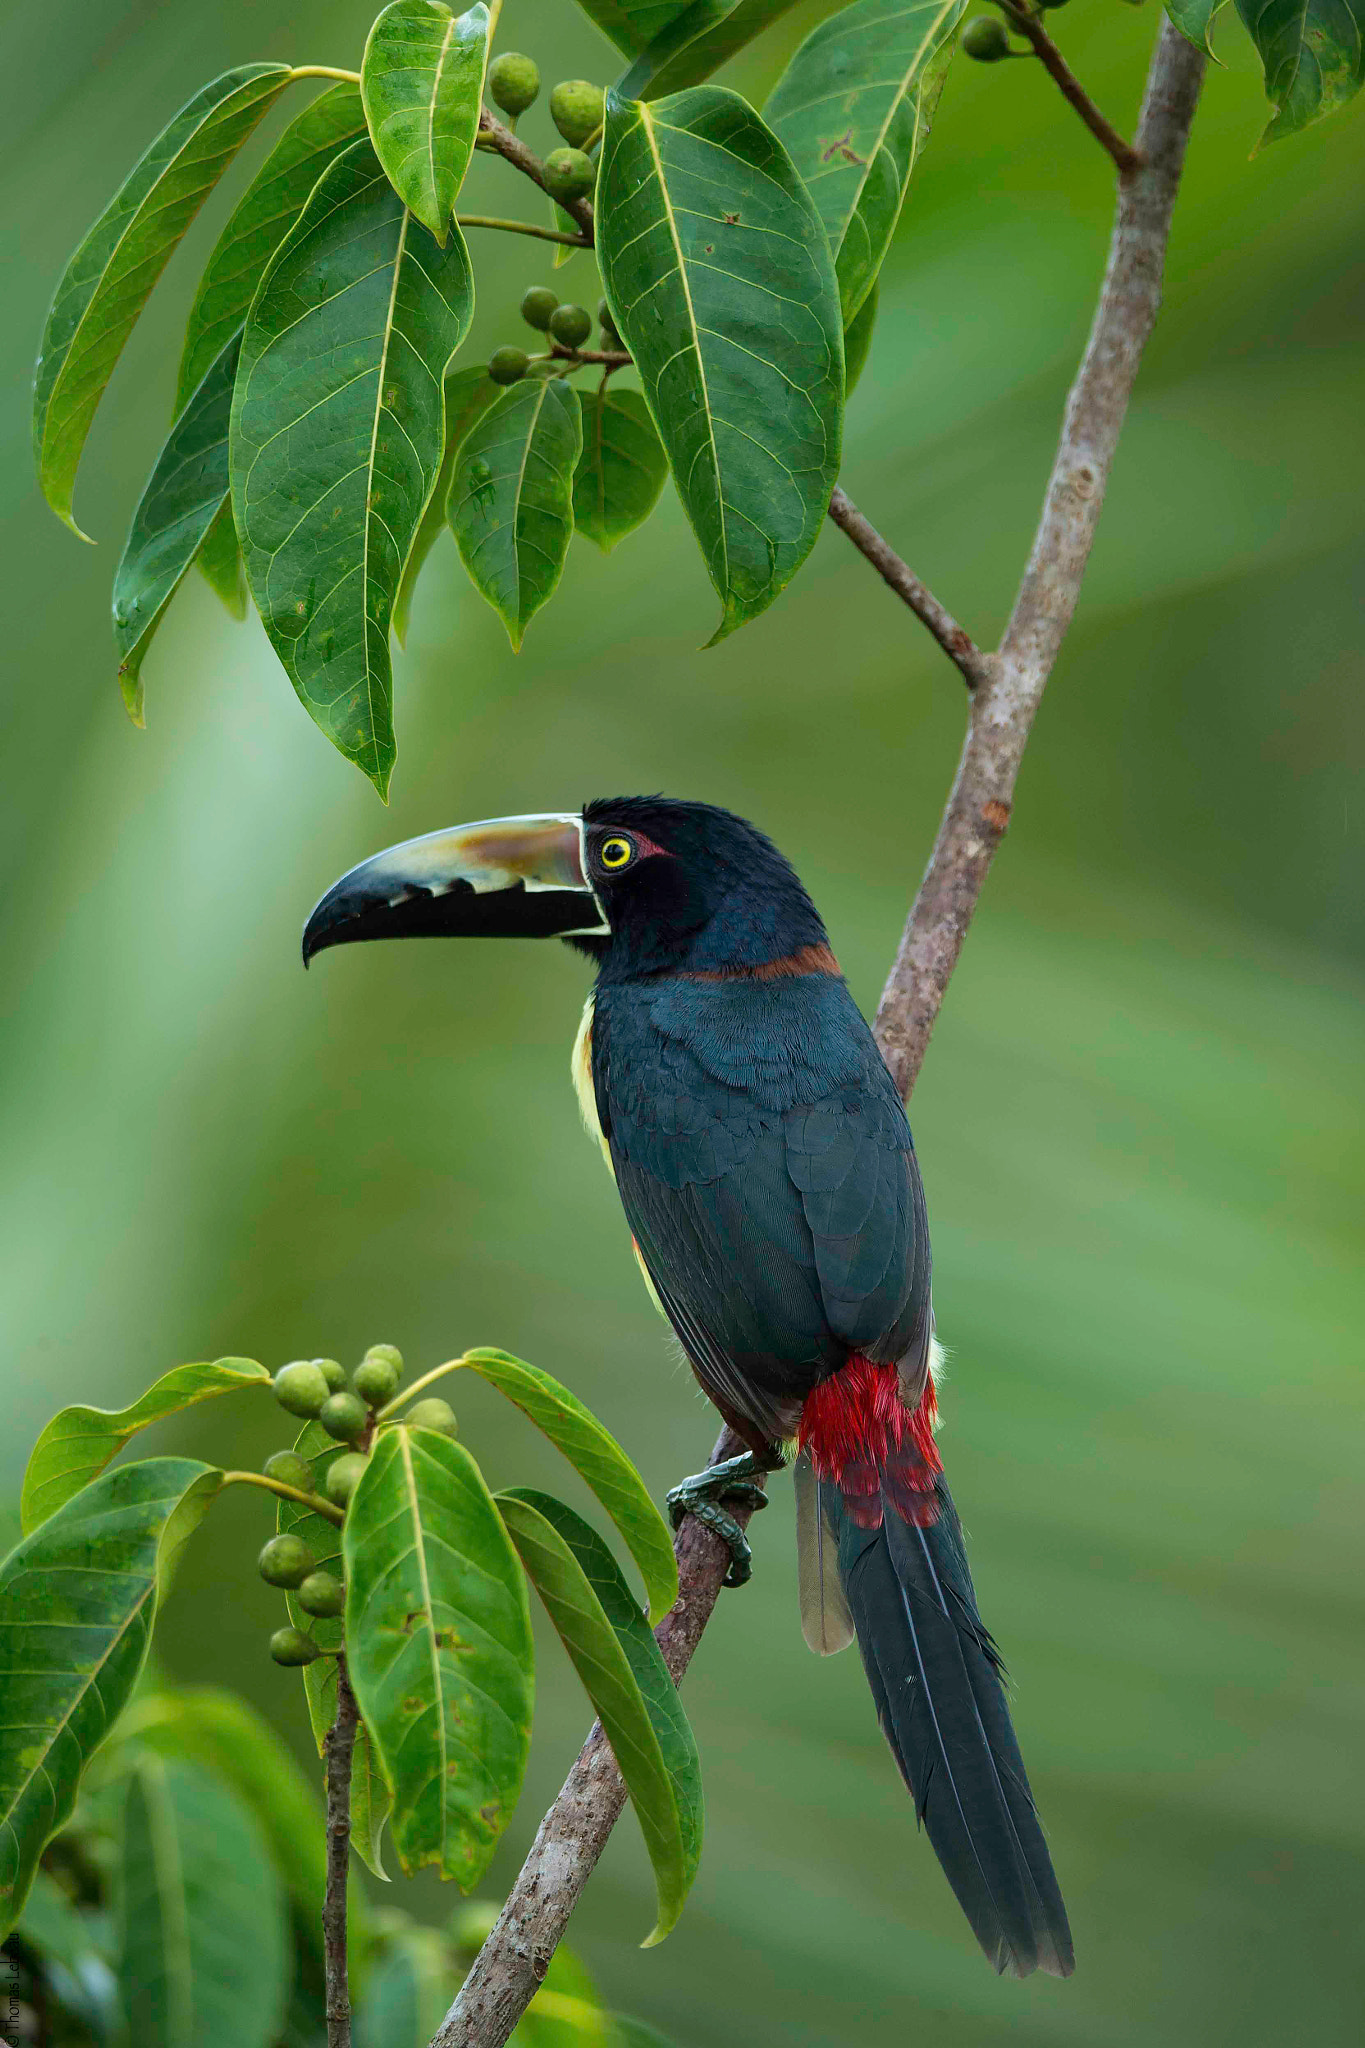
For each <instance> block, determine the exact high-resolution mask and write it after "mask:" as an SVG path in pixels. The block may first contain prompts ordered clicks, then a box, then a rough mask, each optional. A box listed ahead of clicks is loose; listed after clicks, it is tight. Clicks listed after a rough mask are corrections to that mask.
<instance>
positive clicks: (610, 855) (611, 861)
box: [597, 837, 635, 871]
mask: <svg viewBox="0 0 1365 2048" xmlns="http://www.w3.org/2000/svg"><path fill="white" fill-rule="evenodd" d="M634 857H635V848H634V847H633V846H632V845H631V843H630V841H629V840H628V839H620V838H616V837H613V838H611V839H604V840H603V841H602V844H601V845H600V846H599V847H598V849H597V858H598V859H599V860H600V861H601V863H602V865H603V867H604V868H606V869H608V870H609V871H610V870H612V869H617V868H623V867H625V866H626V865H627V864H628V863H629V862H630V861H631V860H633V859H634Z"/></svg>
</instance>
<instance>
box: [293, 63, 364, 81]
mask: <svg viewBox="0 0 1365 2048" xmlns="http://www.w3.org/2000/svg"><path fill="white" fill-rule="evenodd" d="M289 76H290V77H291V78H340V79H342V80H343V81H344V82H345V83H346V84H347V85H359V83H360V73H359V72H358V71H337V70H336V69H335V68H334V67H333V66H332V65H331V64H296V65H295V66H294V67H293V69H292V70H291V72H290V73H289Z"/></svg>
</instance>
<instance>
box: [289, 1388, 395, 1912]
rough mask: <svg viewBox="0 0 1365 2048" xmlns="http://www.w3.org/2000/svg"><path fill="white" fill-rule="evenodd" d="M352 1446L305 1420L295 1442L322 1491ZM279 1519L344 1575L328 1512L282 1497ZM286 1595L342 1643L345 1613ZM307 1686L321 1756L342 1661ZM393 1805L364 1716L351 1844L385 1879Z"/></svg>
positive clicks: (318, 1666)
mask: <svg viewBox="0 0 1365 2048" xmlns="http://www.w3.org/2000/svg"><path fill="white" fill-rule="evenodd" d="M349 1448H350V1446H349V1445H347V1444H339V1443H338V1442H337V1441H336V1438H335V1437H330V1436H328V1434H327V1432H326V1430H325V1429H324V1428H323V1426H322V1424H321V1423H320V1422H308V1423H305V1424H304V1427H303V1429H302V1430H301V1431H300V1432H299V1435H298V1437H297V1438H296V1439H295V1442H294V1449H295V1450H296V1451H297V1452H298V1454H299V1456H300V1457H301V1458H307V1459H308V1460H309V1461H310V1462H311V1464H312V1467H313V1471H314V1473H315V1475H316V1481H317V1489H318V1492H319V1493H325V1491H326V1478H327V1469H328V1467H329V1466H330V1465H331V1463H332V1461H333V1459H334V1458H340V1457H343V1456H344V1455H345V1454H346V1452H347V1451H348V1450H349ZM275 1524H276V1527H277V1528H278V1529H279V1530H280V1532H281V1533H282V1534H290V1535H294V1536H299V1537H301V1538H302V1539H303V1541H304V1542H305V1543H306V1544H307V1545H308V1548H309V1549H310V1550H311V1551H312V1553H313V1556H314V1558H315V1559H316V1560H317V1566H318V1569H319V1571H327V1572H331V1573H332V1574H333V1576H334V1577H335V1578H338V1579H339V1578H340V1577H341V1575H342V1570H343V1565H342V1558H341V1531H340V1529H339V1528H338V1527H337V1525H336V1523H335V1522H329V1521H328V1519H327V1517H326V1516H325V1515H319V1514H316V1513H315V1512H314V1511H313V1509H312V1508H307V1507H305V1506H304V1505H303V1503H302V1501H296V1500H283V1499H282V1500H281V1501H280V1502H279V1504H278V1507H277V1510H276V1518H275ZM285 1598H286V1602H287V1604H288V1608H289V1619H290V1620H291V1621H292V1622H293V1624H294V1626H295V1628H299V1629H302V1630H304V1631H305V1633H306V1634H308V1635H311V1636H312V1638H313V1640H314V1641H315V1642H316V1643H319V1644H320V1645H321V1646H322V1648H323V1649H324V1650H328V1651H331V1650H339V1649H341V1647H342V1645H343V1643H344V1641H345V1633H346V1632H345V1628H344V1625H343V1623H342V1621H341V1618H340V1616H338V1617H337V1619H336V1620H335V1621H327V1620H320V1619H318V1618H317V1617H316V1616H314V1615H311V1614H305V1613H304V1611H303V1609H302V1608H301V1607H300V1606H299V1604H298V1602H297V1600H296V1599H295V1597H294V1595H293V1594H292V1593H289V1594H286V1596H285ZM303 1690H304V1697H305V1698H306V1700H307V1702H308V1719H309V1722H310V1724H311V1726H312V1730H313V1739H314V1741H315V1742H316V1743H317V1747H318V1755H319V1756H321V1755H322V1753H323V1744H324V1743H325V1741H326V1738H327V1731H328V1729H329V1728H330V1727H331V1726H332V1723H333V1722H334V1721H335V1720H336V1717H337V1667H336V1661H335V1659H334V1658H333V1657H331V1656H327V1657H319V1658H318V1660H317V1662H316V1663H314V1664H306V1665H305V1666H304V1668H303ZM391 1805H392V1798H391V1795H390V1792H389V1788H388V1786H387V1785H386V1784H385V1783H384V1780H383V1777H382V1776H381V1774H380V1771H379V1767H378V1764H377V1763H376V1761H375V1757H374V1751H373V1748H372V1745H371V1743H370V1733H369V1730H368V1728H366V1726H365V1724H364V1722H363V1721H362V1723H361V1725H360V1727H359V1729H358V1730H357V1731H356V1741H355V1753H354V1755H353V1757H352V1760H351V1846H352V1848H353V1849H354V1850H355V1852H356V1855H357V1856H358V1857H359V1858H360V1860H361V1862H362V1863H363V1864H364V1865H365V1868H366V1869H367V1870H371V1871H373V1872H374V1875H375V1876H376V1877H379V1878H383V1879H384V1880H385V1882H387V1881H388V1872H387V1871H386V1870H385V1868H384V1862H383V1857H382V1855H381V1853H380V1842H381V1838H382V1836H383V1833H384V1823H385V1821H386V1820H387V1819H388V1816H389V1808H390V1806H391Z"/></svg>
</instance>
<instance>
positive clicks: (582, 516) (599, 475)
mask: <svg viewBox="0 0 1365 2048" xmlns="http://www.w3.org/2000/svg"><path fill="white" fill-rule="evenodd" d="M582 406H583V453H582V454H581V455H580V456H579V458H578V467H577V469H576V470H575V471H574V478H573V523H574V530H575V532H577V533H581V534H583V535H584V536H585V538H586V539H588V540H590V541H595V542H596V544H597V546H598V547H599V548H601V550H602V552H603V554H604V555H609V554H610V553H611V551H612V549H613V548H614V547H615V546H616V543H617V542H618V541H621V540H624V539H625V537H626V535H627V534H628V533H634V531H635V529H636V527H637V526H640V525H642V524H643V523H644V521H645V520H646V519H648V517H649V515H650V513H651V512H652V511H653V510H654V507H655V506H656V505H657V504H658V502H659V493H660V491H661V490H662V489H663V487H664V478H665V477H666V476H667V475H668V457H667V456H666V455H665V454H664V450H663V443H662V441H660V439H659V436H658V434H657V433H656V432H655V429H654V422H653V420H652V419H651V418H650V416H649V407H648V406H647V405H646V404H645V402H644V400H643V398H641V396H640V394H639V392H638V391H613V390H612V389H611V388H610V387H608V388H607V390H606V391H590V392H588V393H587V394H586V395H585V396H584V397H583V399H582Z"/></svg>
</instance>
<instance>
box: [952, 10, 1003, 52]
mask: <svg viewBox="0 0 1365 2048" xmlns="http://www.w3.org/2000/svg"><path fill="white" fill-rule="evenodd" d="M962 47H963V49H964V51H965V52H966V54H967V55H968V56H969V57H975V59H976V61H977V63H978V64H998V63H999V62H1000V59H1001V58H1002V57H1008V56H1009V54H1010V39H1009V37H1008V35H1007V34H1006V33H1005V24H1004V22H1003V21H997V20H996V18H995V16H994V15H993V14H978V15H977V17H976V19H975V20H974V21H969V22H968V23H967V26H966V27H965V28H964V29H963V31H962Z"/></svg>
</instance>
